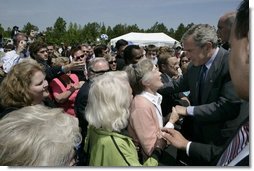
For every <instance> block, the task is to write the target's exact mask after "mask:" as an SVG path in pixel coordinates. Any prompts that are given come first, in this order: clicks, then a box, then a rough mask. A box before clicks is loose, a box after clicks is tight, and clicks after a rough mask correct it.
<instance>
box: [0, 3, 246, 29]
mask: <svg viewBox="0 0 254 171" xmlns="http://www.w3.org/2000/svg"><path fill="white" fill-rule="evenodd" d="M240 2H241V0H39V1H38V0H0V24H1V25H2V27H3V28H4V29H7V28H8V27H10V28H12V27H13V26H15V25H17V26H18V27H19V28H23V27H24V25H26V24H27V23H28V22H30V23H31V24H33V25H35V26H37V27H38V28H39V31H44V30H46V27H53V25H54V23H55V21H56V19H57V18H58V17H62V18H63V19H64V20H65V21H66V23H67V24H70V22H72V23H77V24H79V25H81V26H84V25H85V24H87V23H88V22H90V23H91V22H97V23H101V24H102V23H104V25H105V26H111V27H114V26H115V25H117V24H127V25H133V24H137V25H138V27H139V28H140V29H141V28H143V29H148V28H150V27H152V26H153V25H154V24H155V23H156V22H158V23H163V24H164V25H165V26H166V27H167V28H168V29H170V28H173V29H177V27H178V26H179V24H180V23H183V24H184V25H185V26H186V25H187V24H190V23H192V22H193V23H194V24H199V23H206V24H210V25H213V26H217V22H218V19H219V17H220V16H221V15H223V14H224V13H225V12H229V11H234V10H236V9H237V7H238V5H239V4H240Z"/></svg>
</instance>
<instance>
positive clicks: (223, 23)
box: [217, 12, 236, 50]
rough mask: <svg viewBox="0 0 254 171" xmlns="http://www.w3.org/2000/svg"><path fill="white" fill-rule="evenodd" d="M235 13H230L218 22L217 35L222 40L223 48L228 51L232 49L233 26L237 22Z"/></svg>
mask: <svg viewBox="0 0 254 171" xmlns="http://www.w3.org/2000/svg"><path fill="white" fill-rule="evenodd" d="M235 14H236V13H235V12H228V13H226V14H224V15H223V16H221V17H220V19H219V21H218V25H217V27H218V29H217V35H218V37H219V38H220V40H221V43H222V44H221V47H223V48H224V49H226V50H228V49H229V48H230V44H229V36H230V31H231V28H232V25H233V24H234V21H235Z"/></svg>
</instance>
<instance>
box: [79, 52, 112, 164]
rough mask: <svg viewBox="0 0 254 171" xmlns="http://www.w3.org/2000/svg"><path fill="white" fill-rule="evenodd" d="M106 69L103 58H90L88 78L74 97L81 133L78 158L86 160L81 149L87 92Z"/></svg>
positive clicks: (107, 67) (107, 69) (84, 134)
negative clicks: (94, 79) (93, 81)
mask: <svg viewBox="0 0 254 171" xmlns="http://www.w3.org/2000/svg"><path fill="white" fill-rule="evenodd" d="M108 71H109V64H108V61H107V60H106V59H105V58H103V57H97V58H93V59H91V61H90V62H89V66H88V75H89V79H88V80H87V81H86V82H85V83H84V84H83V85H82V87H81V88H80V90H79V92H78V94H77V97H76V99H75V103H74V110H75V113H76V116H77V118H78V120H79V127H80V128H81V135H82V142H81V146H80V149H79V151H78V156H79V158H80V159H85V160H86V158H85V157H86V156H85V154H84V151H83V147H84V140H85V137H86V134H87V126H88V122H87V120H86V118H85V108H86V105H87V100H88V94H89V90H90V87H91V84H92V79H93V78H95V77H97V76H99V75H101V74H103V73H105V72H108ZM85 163H86V161H84V160H80V161H79V163H78V165H79V166H83V165H85Z"/></svg>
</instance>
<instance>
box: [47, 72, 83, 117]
mask: <svg viewBox="0 0 254 171" xmlns="http://www.w3.org/2000/svg"><path fill="white" fill-rule="evenodd" d="M69 77H70V78H71V79H72V80H73V81H74V83H73V84H79V79H78V76H77V75H76V74H70V75H69ZM50 88H51V90H52V92H53V96H56V94H60V93H62V92H65V91H67V90H68V89H69V88H70V85H67V87H65V86H64V85H63V83H62V82H61V81H60V80H59V78H54V79H53V80H52V81H51V82H50ZM78 91H79V90H75V91H74V92H73V93H72V94H71V95H70V96H69V98H68V100H67V101H66V102H64V103H58V104H57V105H58V107H62V108H63V109H64V111H65V112H67V113H68V114H70V115H73V116H76V114H75V111H74V102H75V99H76V97H77V94H78Z"/></svg>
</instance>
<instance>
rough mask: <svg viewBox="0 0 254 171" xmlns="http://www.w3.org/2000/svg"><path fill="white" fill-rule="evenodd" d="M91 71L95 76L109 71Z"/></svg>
mask: <svg viewBox="0 0 254 171" xmlns="http://www.w3.org/2000/svg"><path fill="white" fill-rule="evenodd" d="M91 71H92V72H93V73H95V74H104V73H105V72H108V71H109V69H108V70H101V71H94V70H93V69H91Z"/></svg>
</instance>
